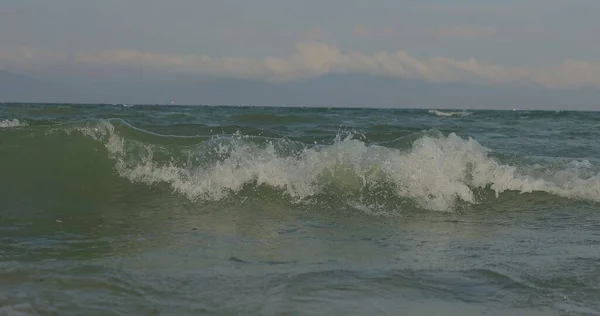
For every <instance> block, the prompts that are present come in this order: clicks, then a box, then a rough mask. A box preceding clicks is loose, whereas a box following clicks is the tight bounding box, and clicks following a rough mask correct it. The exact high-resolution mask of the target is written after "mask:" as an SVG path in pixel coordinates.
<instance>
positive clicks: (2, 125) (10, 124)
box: [0, 119, 27, 128]
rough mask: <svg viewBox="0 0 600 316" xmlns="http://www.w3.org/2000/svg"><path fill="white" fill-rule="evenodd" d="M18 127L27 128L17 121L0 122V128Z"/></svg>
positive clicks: (25, 124)
mask: <svg viewBox="0 0 600 316" xmlns="http://www.w3.org/2000/svg"><path fill="white" fill-rule="evenodd" d="M20 126H27V123H25V122H21V121H19V120H17V119H13V120H2V121H0V128H10V127H20Z"/></svg>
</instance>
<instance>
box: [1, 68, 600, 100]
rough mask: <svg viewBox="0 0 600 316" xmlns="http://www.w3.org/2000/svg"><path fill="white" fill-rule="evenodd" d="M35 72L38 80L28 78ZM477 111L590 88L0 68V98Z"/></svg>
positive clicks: (571, 95)
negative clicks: (272, 79)
mask: <svg viewBox="0 0 600 316" xmlns="http://www.w3.org/2000/svg"><path fill="white" fill-rule="evenodd" d="M34 76H35V77H36V78H41V79H36V78H33V77H34ZM171 100H172V101H174V102H175V103H176V104H190V105H216V104H218V105H275V106H277V105H291V106H294V105H299V106H364V107H410V108H439V109H443V108H455V109H468V108H483V109H491V108H494V109H512V108H519V109H525V108H526V109H583V110H599V109H600V90H598V89H563V90H558V89H546V88H542V87H507V86H486V85H469V84H459V83H443V84H442V83H438V84H436V83H429V82H425V81H420V80H408V79H402V78H393V77H383V76H369V75H352V74H330V75H325V76H320V77H316V78H310V79H305V80H301V81H295V82H287V83H269V82H265V81H261V80H248V79H233V78H207V77H198V76H194V75H190V74H187V75H184V74H173V73H171V74H165V73H162V74H159V73H149V72H147V71H142V70H140V69H125V68H119V69H106V68H102V69H86V70H85V71H82V70H79V71H71V72H64V71H63V72H60V71H59V70H52V71H48V72H46V73H45V74H44V73H40V74H35V75H32V76H23V75H17V74H14V73H8V72H0V101H21V102H86V103H132V104H169V102H170V101H171Z"/></svg>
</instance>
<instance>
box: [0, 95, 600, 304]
mask: <svg viewBox="0 0 600 316" xmlns="http://www.w3.org/2000/svg"><path fill="white" fill-rule="evenodd" d="M599 202H600V112H575V111H525V110H515V111H512V110H509V111H491V110H462V109H459V110H441V109H374V108H368V107H366V106H365V108H336V107H331V108H326V107H319V108H316V107H261V106H176V105H90V104H12V103H3V104H0V315H368V316H375V315H444V316H449V315H600V204H599Z"/></svg>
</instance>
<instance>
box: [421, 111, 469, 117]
mask: <svg viewBox="0 0 600 316" xmlns="http://www.w3.org/2000/svg"><path fill="white" fill-rule="evenodd" d="M427 113H430V114H435V115H437V116H469V115H471V114H472V113H471V112H467V111H465V110H463V111H439V110H429V111H427Z"/></svg>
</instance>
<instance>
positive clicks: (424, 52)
mask: <svg viewBox="0 0 600 316" xmlns="http://www.w3.org/2000/svg"><path fill="white" fill-rule="evenodd" d="M598 12H600V1H597V0H503V1H500V0H497V1H491V0H455V1H449V0H420V1H417V0H379V1H377V0H373V1H364V0H360V1H359V0H303V1H290V0H252V1H249V0H214V1H202V0H196V1H193V0H171V1H164V0H163V1H158V0H103V1H81V0H52V1H48V0H0V68H2V67H3V66H5V67H8V66H13V67H14V65H15V64H19V63H21V65H24V64H32V63H41V64H44V63H48V64H50V63H63V64H77V63H101V64H102V63H104V64H107V63H109V64H116V65H123V64H129V63H131V64H139V63H141V64H143V65H145V66H148V67H151V66H152V67H163V68H173V69H176V68H180V69H186V70H188V71H189V70H190V69H192V70H194V69H196V70H197V71H198V72H206V73H211V74H214V73H216V74H220V73H222V74H224V75H230V76H241V77H243V76H252V75H256V76H265V77H282V78H292V77H296V76H302V75H304V76H310V75H319V74H323V73H328V72H336V71H338V72H339V71H346V70H348V71H352V72H365V73H377V74H379V73H385V74H391V75H396V76H400V77H417V78H422V79H426V80H430V81H469V80H472V81H477V80H479V79H483V80H489V81H491V82H493V83H498V82H500V83H506V82H509V83H510V82H513V81H514V82H519V81H532V82H535V83H541V84H543V85H546V86H551V87H555V86H571V85H583V86H585V85H590V86H595V87H600V36H599V35H598V34H600V19H598V16H599V15H598ZM306 42H309V43H312V44H310V45H309V46H306V45H305V44H302V45H305V46H303V47H305V49H304V50H300V53H298V51H299V49H298V46H297V44H298V43H306ZM311 45H312V46H311ZM25 49H27V51H28V52H33V53H31V54H25V53H24V50H25ZM125 51H126V52H127V53H124V52H125ZM398 51H400V52H402V53H401V54H400V55H401V56H400V55H398V54H397V52H398ZM328 52H329V53H328ZM294 54H296V55H299V56H296V57H294ZM328 54H329V55H328ZM385 54H387V55H385ZM403 54H404V55H403ZM142 55H143V56H142ZM384 55H385V56H384ZM32 56H33V57H32ZM141 56H142V57H143V58H142V57H141ZM390 56H392V57H390ZM184 57H185V58H184ZM269 57H276V58H277V60H275V61H273V60H267V58H269ZM207 58H210V59H207ZM223 58H226V59H223ZM231 58H235V60H233V59H231ZM436 58H441V59H442V60H438V59H436ZM471 59H472V60H471ZM470 60H471V62H470ZM473 61H476V62H477V64H474V63H473Z"/></svg>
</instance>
